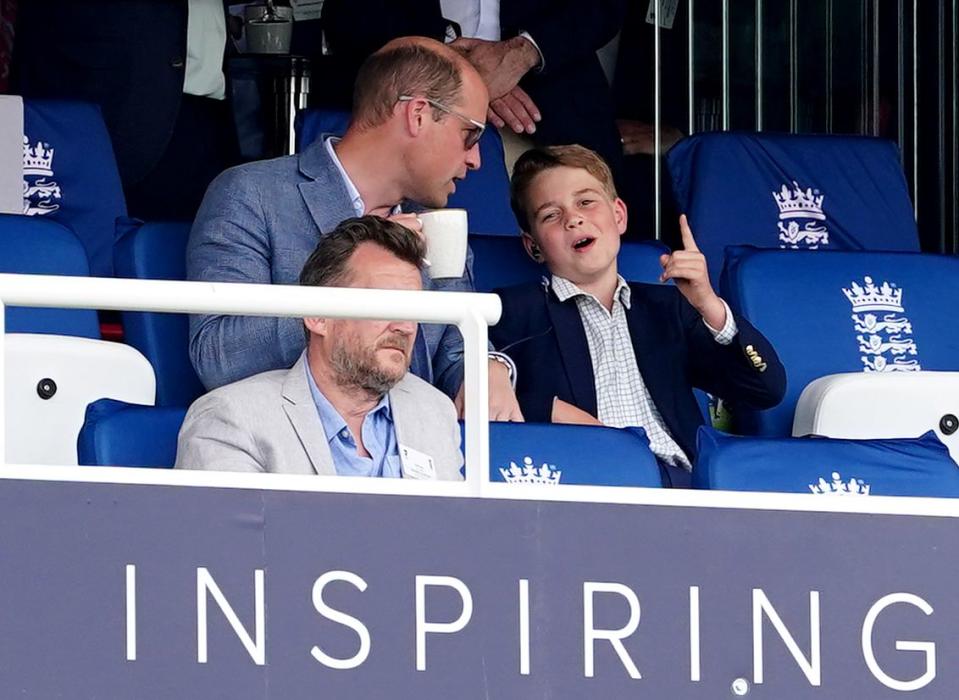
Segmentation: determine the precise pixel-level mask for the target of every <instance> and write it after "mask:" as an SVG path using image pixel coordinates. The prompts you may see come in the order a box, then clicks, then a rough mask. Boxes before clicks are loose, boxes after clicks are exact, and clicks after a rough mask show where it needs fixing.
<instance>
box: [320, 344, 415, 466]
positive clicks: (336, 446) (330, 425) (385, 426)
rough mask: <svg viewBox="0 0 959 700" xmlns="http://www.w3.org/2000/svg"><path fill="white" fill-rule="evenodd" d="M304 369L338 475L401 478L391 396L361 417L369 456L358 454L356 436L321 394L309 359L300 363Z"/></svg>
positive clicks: (383, 399) (364, 440)
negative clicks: (307, 361)
mask: <svg viewBox="0 0 959 700" xmlns="http://www.w3.org/2000/svg"><path fill="white" fill-rule="evenodd" d="M303 366H304V367H305V369H306V381H307V383H308V384H309V386H310V394H311V395H312V396H313V403H314V404H316V412H317V415H319V417H320V423H322V424H323V431H324V432H325V433H326V439H327V442H328V443H329V445H330V454H331V455H332V457H333V466H334V468H335V469H336V473H337V474H339V475H340V476H385V477H391V478H400V477H402V476H403V471H402V467H401V463H400V452H399V449H398V447H397V443H396V430H394V428H393V413H392V411H391V409H390V397H389V395H388V394H386V395H384V396H383V398H382V399H380V402H379V403H378V404H376V407H375V408H374V409H373V410H372V411H370V412H369V413H367V414H366V417H365V418H364V419H363V428H362V432H363V445H364V446H365V447H366V451H367V452H369V453H370V455H371V456H370V457H360V456H359V454H357V452H356V440H355V439H354V438H353V434H352V433H351V432H350V429H349V427H348V426H347V425H346V421H345V420H344V419H343V416H341V415H340V414H339V413H338V412H337V410H336V409H335V408H333V404H331V403H330V402H329V400H328V399H327V398H326V397H325V396H324V395H323V392H321V391H320V389H319V387H317V386H316V382H315V381H313V374H312V373H311V372H310V365H309V363H306V362H305V363H303Z"/></svg>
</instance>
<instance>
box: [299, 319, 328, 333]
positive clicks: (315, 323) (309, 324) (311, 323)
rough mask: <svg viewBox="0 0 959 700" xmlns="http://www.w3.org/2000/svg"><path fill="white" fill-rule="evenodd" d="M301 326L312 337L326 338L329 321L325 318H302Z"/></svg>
mask: <svg viewBox="0 0 959 700" xmlns="http://www.w3.org/2000/svg"><path fill="white" fill-rule="evenodd" d="M303 325H304V326H306V329H307V330H308V331H309V332H310V333H312V334H313V335H320V336H326V335H327V334H328V333H329V319H327V318H304V319H303Z"/></svg>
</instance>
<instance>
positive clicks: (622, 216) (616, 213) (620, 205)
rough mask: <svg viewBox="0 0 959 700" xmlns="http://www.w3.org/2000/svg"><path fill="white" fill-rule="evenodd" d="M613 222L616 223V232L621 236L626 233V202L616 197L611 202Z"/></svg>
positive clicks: (627, 216) (627, 218) (627, 220)
mask: <svg viewBox="0 0 959 700" xmlns="http://www.w3.org/2000/svg"><path fill="white" fill-rule="evenodd" d="M613 220H614V221H615V222H616V230H617V231H618V232H619V235H620V236H622V235H623V234H624V233H626V227H627V226H628V225H629V215H628V213H627V212H626V202H624V201H623V200H622V199H620V198H619V197H617V198H616V199H614V200H613Z"/></svg>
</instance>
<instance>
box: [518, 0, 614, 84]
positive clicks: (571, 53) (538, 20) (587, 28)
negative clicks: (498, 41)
mask: <svg viewBox="0 0 959 700" xmlns="http://www.w3.org/2000/svg"><path fill="white" fill-rule="evenodd" d="M522 4H523V3H522V2H518V3H516V4H515V6H514V7H515V8H516V10H514V11H519V12H522V9H521V6H522ZM548 7H549V11H548V12H540V13H538V14H537V15H536V16H534V17H522V16H519V17H513V16H511V14H510V7H509V5H507V3H503V4H502V5H501V6H500V13H501V15H500V19H501V24H503V29H504V32H505V33H504V34H503V38H504V39H508V38H509V37H510V36H511V35H515V34H517V33H519V32H527V33H528V34H529V35H530V36H531V37H532V38H533V41H535V42H536V46H537V47H538V48H539V50H540V53H542V54H543V73H544V74H546V73H549V72H550V71H552V70H556V69H557V68H561V67H562V66H563V65H564V64H567V63H573V62H577V61H582V60H584V59H586V58H589V57H591V56H592V57H595V54H596V51H597V50H598V49H601V48H602V47H603V46H605V45H606V44H608V43H609V42H610V40H612V38H613V37H614V36H616V33H617V32H618V31H619V30H620V29H621V28H622V26H623V21H624V19H625V17H626V7H627V1H626V0H596V2H594V3H591V4H590V6H589V8H588V10H587V9H584V5H583V3H582V2H579V0H558V1H556V2H551V3H550V4H549V6H548Z"/></svg>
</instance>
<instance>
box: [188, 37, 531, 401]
mask: <svg viewBox="0 0 959 700" xmlns="http://www.w3.org/2000/svg"><path fill="white" fill-rule="evenodd" d="M488 101H489V100H488V94H487V91H486V87H485V85H484V83H483V80H482V78H480V76H479V74H478V73H477V72H476V71H475V70H474V69H473V68H472V67H471V66H470V64H469V63H468V62H467V61H466V60H465V59H463V58H461V57H460V56H459V55H458V54H457V53H456V52H455V51H452V50H451V49H448V48H447V47H445V46H444V45H443V44H440V43H439V42H435V41H432V40H429V39H421V38H406V39H399V40H396V41H394V42H390V43H389V44H387V45H386V46H384V47H383V49H381V50H380V51H378V52H377V53H376V54H374V55H373V56H371V57H370V58H369V59H368V60H367V62H366V63H365V64H364V66H363V68H362V70H361V72H360V75H359V76H358V77H357V82H356V93H355V96H354V109H353V122H352V123H351V125H350V127H349V129H348V130H347V132H346V134H345V135H344V136H343V138H342V139H341V140H336V139H333V138H326V137H324V138H321V139H320V140H319V141H317V142H315V143H314V144H312V145H310V146H309V147H307V148H306V149H305V150H304V151H303V153H302V154H300V155H293V156H286V157H283V158H277V159H274V160H269V161H262V162H257V163H250V164H246V165H242V166H239V167H236V168H232V169H230V170H227V171H226V172H224V173H223V174H221V175H220V176H219V177H218V178H217V179H216V180H214V182H213V183H212V184H211V185H210V188H209V190H208V191H207V194H206V197H205V198H204V200H203V204H202V205H201V207H200V211H199V213H198V214H197V217H196V220H195V222H194V225H193V230H192V232H191V235H190V242H189V246H188V248H187V276H188V278H189V279H191V280H201V281H206V282H247V283H260V284H291V283H295V281H296V279H297V275H298V274H299V271H300V269H301V268H302V266H303V263H304V261H305V260H306V259H307V257H308V256H309V254H310V252H311V251H312V250H313V249H314V247H315V246H316V244H317V241H318V240H319V239H320V238H321V237H323V236H324V235H327V234H328V233H329V232H330V231H332V230H333V229H334V228H335V227H336V225H337V224H339V223H340V222H341V221H343V220H344V219H347V218H349V217H353V216H362V215H364V214H376V215H379V216H383V217H389V218H392V219H394V220H395V221H398V222H399V223H402V224H403V225H404V226H407V227H408V228H411V229H413V230H414V231H420V229H421V226H420V223H419V220H418V219H417V217H416V214H415V213H409V212H410V210H411V208H412V210H413V211H415V210H418V209H419V208H420V207H423V206H425V207H443V206H445V204H446V200H447V198H448V197H449V195H450V194H451V193H452V192H453V191H454V190H455V189H456V182H457V181H458V180H461V179H462V178H464V177H465V176H466V173H467V172H468V171H469V170H472V169H475V168H478V167H479V166H480V156H479V148H478V146H477V142H478V141H479V137H480V135H481V134H482V132H483V128H484V127H485V117H486V111H487V106H488ZM404 212H406V213H404ZM423 286H424V288H425V289H433V290H452V291H472V289H473V280H472V271H471V261H470V260H468V261H467V269H466V271H465V272H464V275H463V276H462V277H461V278H458V279H451V280H436V281H434V280H430V279H429V277H428V276H427V275H425V274H424V276H423ZM302 350H303V334H302V330H301V328H300V324H299V323H298V322H297V321H296V320H295V319H282V318H281V319H276V318H262V317H260V318H254V317H243V316H217V315H207V316H194V317H192V318H191V320H190V356H191V359H192V361H193V366H194V368H195V369H196V371H197V374H198V375H199V376H200V379H201V380H202V381H203V383H204V385H206V387H207V388H208V389H212V388H214V387H217V386H220V385H223V384H226V383H228V382H232V381H236V380H238V379H242V378H244V377H248V376H250V375H252V374H255V373H257V372H262V371H265V370H271V369H280V368H284V369H285V368H288V367H290V366H291V365H292V364H293V363H294V362H295V361H296V359H297V357H298V356H299V355H300V352H301V351H302ZM503 359H504V358H502V357H500V358H495V357H492V358H491V361H490V387H489V391H490V418H492V419H500V420H522V414H521V413H520V410H519V405H518V404H517V402H516V397H515V395H514V393H513V390H512V387H511V386H510V381H509V379H510V374H511V371H510V368H509V367H507V366H506V364H504V362H503V361H502V360H503ZM462 367H463V341H462V338H461V336H460V334H459V331H458V330H457V329H456V328H455V327H453V326H441V325H424V326H423V327H421V329H420V332H419V334H418V336H417V338H416V343H415V346H414V351H413V359H412V365H411V371H412V372H413V373H414V374H415V375H417V376H418V377H420V378H422V379H424V380H426V381H427V382H429V383H431V384H433V385H434V386H436V387H438V388H439V389H440V390H442V391H443V392H444V393H445V394H447V395H448V396H450V397H457V399H461V392H462V384H463V370H462ZM460 405H462V404H461V403H460Z"/></svg>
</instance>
